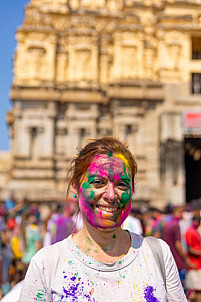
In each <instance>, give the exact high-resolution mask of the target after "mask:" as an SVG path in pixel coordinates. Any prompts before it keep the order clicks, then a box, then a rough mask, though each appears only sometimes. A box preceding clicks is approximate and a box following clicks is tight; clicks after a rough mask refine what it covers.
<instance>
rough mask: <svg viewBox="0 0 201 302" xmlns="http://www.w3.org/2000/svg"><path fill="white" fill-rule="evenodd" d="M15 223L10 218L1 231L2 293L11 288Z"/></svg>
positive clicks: (4, 293)
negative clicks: (11, 241)
mask: <svg viewBox="0 0 201 302" xmlns="http://www.w3.org/2000/svg"><path fill="white" fill-rule="evenodd" d="M13 227H14V226H13V223H10V220H8V221H7V224H6V228H5V229H4V230H2V231H1V233H0V237H1V239H0V241H1V251H0V252H1V260H2V267H1V274H2V275H1V295H3V296H4V295H6V294H7V293H8V292H9V291H10V289H11V282H10V265H11V263H12V260H13V252H12V248H11V245H10V239H11V236H12V229H13Z"/></svg>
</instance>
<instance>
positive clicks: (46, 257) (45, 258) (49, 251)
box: [32, 237, 69, 263]
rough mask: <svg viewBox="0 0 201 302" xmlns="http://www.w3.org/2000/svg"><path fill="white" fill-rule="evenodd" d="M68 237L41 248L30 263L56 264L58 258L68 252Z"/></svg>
mask: <svg viewBox="0 0 201 302" xmlns="http://www.w3.org/2000/svg"><path fill="white" fill-rule="evenodd" d="M68 241H69V237H68V238H66V239H64V240H62V241H59V242H57V243H54V244H52V245H48V246H45V247H43V248H41V249H40V250H39V251H38V252H37V253H36V254H35V255H34V256H33V258H32V262H37V263H39V262H44V263H46V262H52V261H53V262H57V260H58V258H59V257H60V256H61V255H62V254H63V253H64V251H66V252H68V246H69V244H68Z"/></svg>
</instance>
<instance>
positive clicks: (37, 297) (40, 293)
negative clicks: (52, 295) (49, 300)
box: [34, 289, 45, 302]
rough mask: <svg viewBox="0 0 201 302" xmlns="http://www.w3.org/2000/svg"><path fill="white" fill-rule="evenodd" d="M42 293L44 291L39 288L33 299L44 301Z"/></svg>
mask: <svg viewBox="0 0 201 302" xmlns="http://www.w3.org/2000/svg"><path fill="white" fill-rule="evenodd" d="M44 294H45V291H44V290H42V289H41V290H39V291H38V293H37V295H36V297H35V298H34V300H35V301H41V302H42V301H45V300H44V299H43V296H44Z"/></svg>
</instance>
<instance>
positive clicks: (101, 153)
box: [20, 137, 187, 302]
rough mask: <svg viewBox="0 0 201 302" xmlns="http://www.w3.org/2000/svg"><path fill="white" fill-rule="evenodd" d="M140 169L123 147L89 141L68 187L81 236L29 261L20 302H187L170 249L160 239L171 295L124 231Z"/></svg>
mask: <svg viewBox="0 0 201 302" xmlns="http://www.w3.org/2000/svg"><path fill="white" fill-rule="evenodd" d="M136 171H137V165H136V162H135V159H134V157H133V155H132V154H131V152H130V151H129V149H128V147H127V145H126V144H125V143H121V142H120V141H119V140H117V139H115V138H112V137H103V138H99V139H94V140H91V141H89V143H88V144H87V145H86V146H85V147H84V148H83V149H81V150H80V151H79V153H78V154H77V156H76V157H75V158H74V160H73V161H72V165H71V168H70V171H69V174H68V177H67V179H68V180H69V185H68V192H69V190H70V188H72V190H73V193H74V198H75V199H78V201H79V208H80V212H81V213H82V216H83V228H82V229H81V230H80V231H79V232H78V233H75V234H72V235H70V236H69V237H68V238H67V239H64V240H63V241H60V242H58V243H56V244H54V245H51V246H47V247H45V248H43V249H41V250H40V251H39V252H38V253H37V254H36V255H35V256H34V257H33V258H32V260H31V263H30V266H29V268H28V271H27V274H26V278H25V280H24V282H23V286H22V291H21V295H20V302H30V301H62V302H67V301H88V302H90V301H91V302H92V301H93V302H95V301H97V302H108V301H110V302H111V301H115V302H122V301H127V302H128V301H141V302H143V301H155V302H159V301H167V300H169V301H171V302H184V301H187V300H186V297H185V294H184V292H183V288H182V285H181V282H180V279H179V274H178V270H177V267H176V264H175V261H174V259H173V256H172V254H171V252H170V249H169V247H168V245H167V244H166V243H165V242H164V241H162V240H159V239H156V238H155V239H154V240H156V241H157V242H159V243H160V244H161V248H162V254H163V255H164V261H165V270H166V287H165V285H164V280H163V278H162V275H161V274H160V271H159V268H158V266H157V263H156V261H155V258H154V256H153V254H152V250H151V248H149V245H148V243H147V241H146V240H145V239H144V238H143V237H142V236H140V235H137V234H135V233H130V232H129V231H127V230H124V229H122V227H121V226H122V223H123V222H124V220H125V219H126V218H127V216H128V214H129V212H130V208H131V200H132V195H133V193H134V191H135V175H136Z"/></svg>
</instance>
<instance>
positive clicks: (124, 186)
mask: <svg viewBox="0 0 201 302" xmlns="http://www.w3.org/2000/svg"><path fill="white" fill-rule="evenodd" d="M117 186H118V187H120V188H123V189H127V188H128V187H129V184H127V183H126V182H124V181H121V182H119V183H118V185H117Z"/></svg>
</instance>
